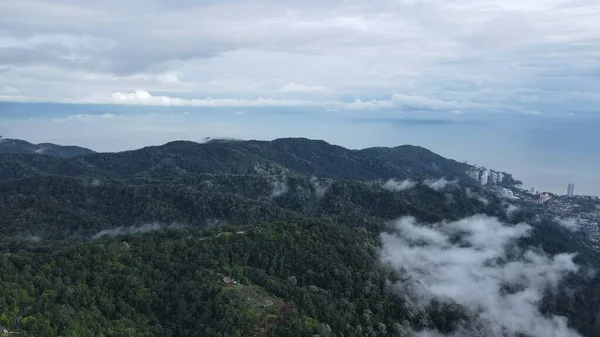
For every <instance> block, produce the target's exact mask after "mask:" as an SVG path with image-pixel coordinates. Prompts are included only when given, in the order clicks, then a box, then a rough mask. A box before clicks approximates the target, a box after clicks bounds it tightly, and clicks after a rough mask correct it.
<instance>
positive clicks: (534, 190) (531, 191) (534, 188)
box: [529, 186, 537, 194]
mask: <svg viewBox="0 0 600 337" xmlns="http://www.w3.org/2000/svg"><path fill="white" fill-rule="evenodd" d="M529 193H531V194H537V188H536V187H535V186H532V187H531V189H530V190H529Z"/></svg>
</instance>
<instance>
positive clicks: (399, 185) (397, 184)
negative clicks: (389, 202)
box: [381, 179, 417, 192]
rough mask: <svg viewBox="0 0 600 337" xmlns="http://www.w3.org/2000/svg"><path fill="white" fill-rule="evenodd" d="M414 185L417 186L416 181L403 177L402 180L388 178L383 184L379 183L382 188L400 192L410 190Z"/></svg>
mask: <svg viewBox="0 0 600 337" xmlns="http://www.w3.org/2000/svg"><path fill="white" fill-rule="evenodd" d="M415 186H417V183H416V182H414V181H412V180H410V179H405V180H403V181H398V180H395V179H390V180H388V181H386V182H385V184H383V185H381V188H383V189H384V190H388V191H392V192H401V191H406V190H410V189H412V188H414V187H415Z"/></svg>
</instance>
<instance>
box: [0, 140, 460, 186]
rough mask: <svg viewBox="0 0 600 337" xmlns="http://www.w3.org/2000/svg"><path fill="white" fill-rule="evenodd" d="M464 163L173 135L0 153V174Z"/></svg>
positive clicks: (380, 168) (413, 152) (376, 175)
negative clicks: (119, 146) (116, 147)
mask: <svg viewBox="0 0 600 337" xmlns="http://www.w3.org/2000/svg"><path fill="white" fill-rule="evenodd" d="M467 169H468V167H467V165H465V164H461V163H458V162H456V161H454V160H450V159H446V158H443V157H441V156H439V155H437V154H435V153H433V152H431V151H429V150H427V149H424V148H421V147H416V146H408V145H405V146H399V147H394V148H371V149H365V150H349V149H345V148H343V147H340V146H335V145H331V144H328V143H326V142H324V141H317V140H309V139H304V138H286V139H277V140H274V141H270V142H267V141H211V142H208V143H202V144H199V143H194V142H186V141H176V142H171V143H167V144H165V145H162V146H152V147H146V148H143V149H139V150H134V151H125V152H118V153H93V154H90V155H87V156H85V157H81V156H80V157H76V158H68V159H60V158H46V157H44V158H40V157H36V156H31V155H12V156H0V177H2V178H3V179H19V178H26V177H32V176H39V175H49V174H50V175H67V176H79V177H82V176H89V177H98V178H101V177H102V178H120V179H130V178H135V177H146V178H155V179H163V180H164V179H174V178H180V177H185V176H193V175H196V174H258V175H284V174H292V175H294V174H296V175H312V176H317V177H320V178H331V179H348V180H375V179H390V178H397V179H404V178H407V177H409V176H410V177H417V178H426V177H434V178H441V177H447V178H448V179H454V178H457V179H461V180H465V181H468V179H467V178H466V175H465V172H466V171H467Z"/></svg>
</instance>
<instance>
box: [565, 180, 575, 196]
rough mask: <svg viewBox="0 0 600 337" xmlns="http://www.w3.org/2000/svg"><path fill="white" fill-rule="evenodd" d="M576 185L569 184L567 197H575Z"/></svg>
mask: <svg viewBox="0 0 600 337" xmlns="http://www.w3.org/2000/svg"><path fill="white" fill-rule="evenodd" d="M574 192H575V184H573V183H571V184H569V186H567V196H568V197H573V196H574V195H575V194H574Z"/></svg>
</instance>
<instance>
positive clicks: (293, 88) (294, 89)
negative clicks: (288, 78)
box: [280, 82, 329, 93]
mask: <svg viewBox="0 0 600 337" xmlns="http://www.w3.org/2000/svg"><path fill="white" fill-rule="evenodd" d="M328 90H329V89H328V88H326V87H322V86H310V85H304V84H296V83H293V82H290V83H288V84H286V85H284V86H283V87H282V88H281V90H280V91H281V92H286V93H315V92H323V91H328Z"/></svg>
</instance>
